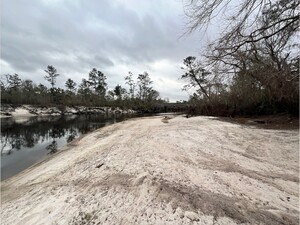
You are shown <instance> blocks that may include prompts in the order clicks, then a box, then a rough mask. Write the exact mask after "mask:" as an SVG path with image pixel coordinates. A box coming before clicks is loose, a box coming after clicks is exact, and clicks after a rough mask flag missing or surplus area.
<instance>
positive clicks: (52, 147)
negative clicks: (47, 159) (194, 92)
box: [46, 140, 57, 155]
mask: <svg viewBox="0 0 300 225" xmlns="http://www.w3.org/2000/svg"><path fill="white" fill-rule="evenodd" d="M46 149H47V150H48V151H49V153H48V154H50V155H52V154H54V153H56V152H57V142H56V141H55V140H54V141H52V142H51V144H50V145H48V146H47V147H46Z"/></svg>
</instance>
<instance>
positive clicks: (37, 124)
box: [0, 115, 123, 155]
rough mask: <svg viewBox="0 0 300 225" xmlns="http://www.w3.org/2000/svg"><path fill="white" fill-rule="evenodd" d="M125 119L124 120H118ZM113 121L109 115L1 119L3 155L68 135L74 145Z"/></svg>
mask: <svg viewBox="0 0 300 225" xmlns="http://www.w3.org/2000/svg"><path fill="white" fill-rule="evenodd" d="M122 119H123V117H120V118H118V121H120V120H122ZM113 122H115V118H112V117H109V116H106V115H86V116H77V117H74V116H66V117H31V118H29V119H28V121H26V122H25V123H16V122H15V121H14V120H13V119H12V118H5V119H2V120H1V140H0V141H1V155H3V154H10V153H12V152H13V151H15V150H20V149H21V148H22V147H28V148H31V147H33V146H35V145H36V144H37V143H38V142H48V141H49V140H51V139H52V140H53V139H54V140H55V139H59V138H62V137H65V136H66V139H67V142H71V141H72V140H74V139H75V138H76V137H77V136H78V135H79V134H86V133H88V132H90V131H91V130H95V129H97V128H100V127H103V126H105V123H109V124H110V123H113Z"/></svg>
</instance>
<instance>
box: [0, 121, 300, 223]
mask: <svg viewBox="0 0 300 225" xmlns="http://www.w3.org/2000/svg"><path fill="white" fill-rule="evenodd" d="M298 142H299V136H298V130H266V129H257V128H255V127H251V126H241V125H238V124H232V123H228V122H222V121H219V120H215V119H212V118H209V117H193V118H189V119H187V118H184V117H182V116H177V117H175V118H173V119H170V120H168V119H163V117H152V118H143V119H132V120H129V121H125V122H122V123H118V124H114V125H111V126H108V127H105V128H103V129H100V130H97V131H96V132H93V133H91V134H89V135H87V136H85V137H83V138H81V139H79V140H76V141H75V142H73V143H72V145H69V146H67V147H65V151H62V152H60V153H59V154H57V155H54V156H53V157H52V158H50V159H49V160H47V161H44V162H42V163H40V164H38V165H36V166H34V167H32V168H30V169H28V170H26V171H24V172H22V173H21V174H19V175H17V176H15V177H13V178H10V179H8V180H7V181H4V182H2V185H1V186H2V190H1V192H2V224H7V225H8V224H22V225H25V224H272V225H277V224H278V225H279V224H298V218H299V148H298V147H299V146H298Z"/></svg>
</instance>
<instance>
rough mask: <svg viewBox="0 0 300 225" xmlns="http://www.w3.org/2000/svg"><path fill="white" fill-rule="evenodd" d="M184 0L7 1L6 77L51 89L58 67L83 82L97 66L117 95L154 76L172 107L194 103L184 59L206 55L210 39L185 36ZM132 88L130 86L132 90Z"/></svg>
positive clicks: (198, 34) (3, 33) (63, 74)
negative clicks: (130, 77) (51, 73)
mask: <svg viewBox="0 0 300 225" xmlns="http://www.w3.org/2000/svg"><path fill="white" fill-rule="evenodd" d="M182 4H183V3H182V1H181V0H169V1H167V0H148V1H141V0H114V1H109V0H98V1H97V0H64V1H63V0H30V1H25V0H1V61H0V63H1V75H3V74H7V73H10V74H13V73H18V74H19V75H20V77H21V78H22V79H31V80H33V81H34V82H36V83H43V84H47V82H46V81H45V80H44V78H43V77H44V76H45V75H46V74H45V72H44V69H46V67H47V66H48V65H53V66H54V67H55V68H56V69H57V70H58V73H59V74H60V75H61V76H60V77H59V78H58V82H57V85H58V86H60V87H63V86H64V83H65V81H66V79H67V78H71V79H73V80H74V81H75V82H77V84H79V83H80V82H81V80H82V78H87V77H88V73H89V71H91V70H92V68H94V67H95V68H97V69H98V70H101V71H102V72H103V73H104V74H105V75H106V76H107V83H108V86H109V88H110V89H112V88H114V87H115V86H116V85H117V84H121V85H122V86H124V87H126V85H125V82H124V77H125V76H126V75H127V74H128V71H132V72H133V74H134V75H135V77H137V75H138V74H140V73H143V72H144V71H147V72H148V73H149V74H150V77H151V79H152V80H153V82H154V83H153V86H154V88H155V89H156V90H157V91H159V93H160V95H161V97H162V98H169V99H170V101H176V100H185V99H188V93H186V92H184V91H182V90H181V89H182V86H183V85H184V83H183V82H182V81H180V80H179V78H180V75H181V69H180V67H181V66H182V61H183V59H184V58H185V57H187V56H189V55H194V56H197V55H199V54H200V49H201V47H202V46H203V45H204V44H205V43H206V42H207V40H208V35H207V33H206V34H205V35H204V34H203V33H201V32H196V33H193V34H192V35H188V36H184V37H183V38H180V36H181V35H182V34H183V33H184V31H185V24H186V18H185V17H184V11H183V5H182ZM126 88H128V87H126Z"/></svg>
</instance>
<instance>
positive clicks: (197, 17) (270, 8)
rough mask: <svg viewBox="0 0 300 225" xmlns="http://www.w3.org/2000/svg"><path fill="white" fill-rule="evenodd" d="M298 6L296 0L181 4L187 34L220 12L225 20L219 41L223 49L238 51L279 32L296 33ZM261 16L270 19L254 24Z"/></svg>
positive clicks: (192, 0) (205, 0)
mask: <svg viewBox="0 0 300 225" xmlns="http://www.w3.org/2000/svg"><path fill="white" fill-rule="evenodd" d="M298 6H299V1H298V0H294V1H291V0H273V1H271V0H242V1H232V0H187V1H186V2H185V5H184V8H185V14H186V15H187V17H188V19H189V22H188V30H187V33H190V32H193V31H194V30H196V29H200V28H204V27H205V26H207V25H208V24H209V22H210V21H211V20H212V19H213V18H215V17H217V16H220V15H221V14H222V16H223V17H224V18H223V21H226V20H227V22H228V23H227V26H226V28H225V29H224V31H223V35H222V36H221V38H220V39H219V40H218V41H219V42H221V43H222V47H223V48H228V49H231V50H232V51H237V50H238V49H239V48H241V47H242V46H244V45H245V44H247V43H253V42H258V41H260V40H263V39H268V38H271V37H273V36H275V35H276V34H278V33H280V32H286V31H289V32H295V31H296V30H297V29H298V23H299V15H298V14H299V9H297V7H298ZM229 9H236V10H235V11H234V12H233V10H229ZM262 15H268V16H269V18H272V22H271V23H268V24H262V23H261V24H260V25H259V26H257V23H256V22H257V20H258V19H259V18H260V17H261V16H262ZM269 21H270V20H269ZM275 28H276V29H275Z"/></svg>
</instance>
